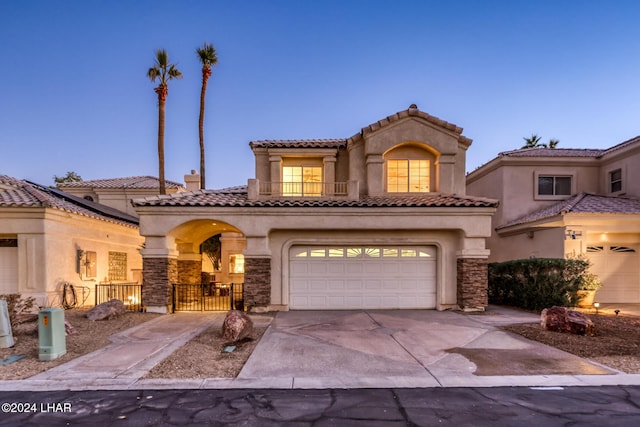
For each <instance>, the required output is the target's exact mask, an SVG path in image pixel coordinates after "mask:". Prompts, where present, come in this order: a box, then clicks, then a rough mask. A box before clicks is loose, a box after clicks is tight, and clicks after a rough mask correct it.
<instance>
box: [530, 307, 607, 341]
mask: <svg viewBox="0 0 640 427" xmlns="http://www.w3.org/2000/svg"><path fill="white" fill-rule="evenodd" d="M540 326H541V327H542V329H544V330H547V331H554V332H566V333H570V334H576V335H587V336H594V335H595V334H596V327H595V325H594V324H593V322H592V321H591V319H589V318H588V317H587V316H585V315H584V314H582V313H580V312H577V311H573V310H567V309H566V308H564V307H551V308H545V309H544V310H542V314H541V315H540Z"/></svg>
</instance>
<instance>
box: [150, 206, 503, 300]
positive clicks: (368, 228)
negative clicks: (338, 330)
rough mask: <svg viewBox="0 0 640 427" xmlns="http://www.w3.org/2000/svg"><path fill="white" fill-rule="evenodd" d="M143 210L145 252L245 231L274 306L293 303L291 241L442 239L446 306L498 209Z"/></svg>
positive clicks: (173, 250)
mask: <svg viewBox="0 0 640 427" xmlns="http://www.w3.org/2000/svg"><path fill="white" fill-rule="evenodd" d="M138 211H139V213H140V218H141V223H140V232H141V234H142V235H144V236H147V240H146V245H145V249H144V250H143V251H142V252H143V254H144V256H149V257H166V256H169V257H172V256H173V257H177V256H178V249H179V247H180V246H181V245H178V244H177V243H176V242H177V241H188V240H189V239H193V241H194V242H197V244H199V243H200V242H201V241H202V240H204V239H206V238H207V237H209V236H210V235H213V234H216V233H217V232H219V229H216V228H215V227H223V226H224V227H233V228H234V229H236V230H237V231H239V232H241V233H242V234H243V235H244V237H245V238H246V248H245V249H244V255H245V257H258V258H259V257H267V258H270V259H271V298H272V304H276V305H279V304H282V305H286V304H287V303H288V248H289V247H290V246H291V245H293V244H311V243H316V244H352V243H356V244H357V243H371V244H379V245H383V244H392V245H401V244H414V245H416V244H420V245H436V246H437V247H438V253H439V260H438V262H439V264H438V265H439V267H438V268H439V272H438V275H439V276H438V277H439V279H438V280H439V282H438V283H439V285H438V286H439V294H438V295H439V296H438V298H439V299H438V301H439V308H441V309H442V308H445V306H447V305H449V304H455V302H456V292H455V290H456V259H457V258H458V257H470V258H486V257H487V256H488V254H489V252H488V250H487V249H486V248H485V238H486V237H488V236H489V235H490V234H491V215H492V213H493V209H492V208H432V209H428V210H427V209H424V208H400V209H398V208H348V209H345V208H314V209H309V208H209V209H207V212H203V211H202V209H199V208H187V207H185V208H176V207H167V208H161V207H160V208H158V207H155V208H154V207H142V208H138ZM162 212H164V213H162ZM214 223H215V224H216V226H215V227H214V226H212V225H211V224H214ZM196 225H198V226H196ZM206 227H209V228H208V229H206ZM203 229H206V231H202V230H203ZM198 233H200V234H198ZM194 246H195V245H194ZM223 247H224V246H223Z"/></svg>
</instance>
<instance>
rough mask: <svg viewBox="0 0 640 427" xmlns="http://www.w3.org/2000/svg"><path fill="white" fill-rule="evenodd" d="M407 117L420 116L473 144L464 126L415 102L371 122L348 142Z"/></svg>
mask: <svg viewBox="0 0 640 427" xmlns="http://www.w3.org/2000/svg"><path fill="white" fill-rule="evenodd" d="M406 117H420V118H422V119H424V120H426V121H427V122H429V123H433V124H435V125H437V126H439V127H442V128H445V129H447V130H449V131H451V132H454V133H456V134H458V135H460V137H459V138H460V140H461V141H464V142H465V143H467V144H471V140H470V139H469V138H467V137H465V136H462V128H461V127H459V126H456V125H454V124H453V123H449V122H447V121H444V120H442V119H439V118H438V117H435V116H432V115H430V114H427V113H425V112H424V111H420V110H419V109H418V107H417V106H416V105H415V104H412V105H410V106H409V108H408V109H406V110H403V111H399V112H397V113H395V114H391V115H390V116H387V117H385V118H384V119H382V120H378V121H377V122H374V123H371V124H370V125H368V126H365V127H363V128H362V129H361V130H360V132H359V133H357V134H355V135H353V136H352V137H351V138H349V140H348V142H352V141H353V142H355V141H358V140H359V139H362V138H363V137H364V136H365V135H367V134H369V133H372V132H375V131H377V130H379V129H381V128H383V127H385V126H388V125H390V124H391V123H393V122H397V121H398V120H401V119H404V118H406Z"/></svg>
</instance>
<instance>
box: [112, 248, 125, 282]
mask: <svg viewBox="0 0 640 427" xmlns="http://www.w3.org/2000/svg"><path fill="white" fill-rule="evenodd" d="M108 280H109V281H110V282H114V281H125V280H127V253H126V252H109V276H108Z"/></svg>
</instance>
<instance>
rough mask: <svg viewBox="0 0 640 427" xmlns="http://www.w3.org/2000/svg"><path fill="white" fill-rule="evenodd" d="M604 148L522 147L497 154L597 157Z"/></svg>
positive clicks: (512, 155)
mask: <svg viewBox="0 0 640 427" xmlns="http://www.w3.org/2000/svg"><path fill="white" fill-rule="evenodd" d="M604 151H605V150H600V149H589V148H545V147H535V148H522V149H519V150H512V151H503V152H502V153H499V154H498V156H506V157H599V156H601V155H602V154H603V153H604Z"/></svg>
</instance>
